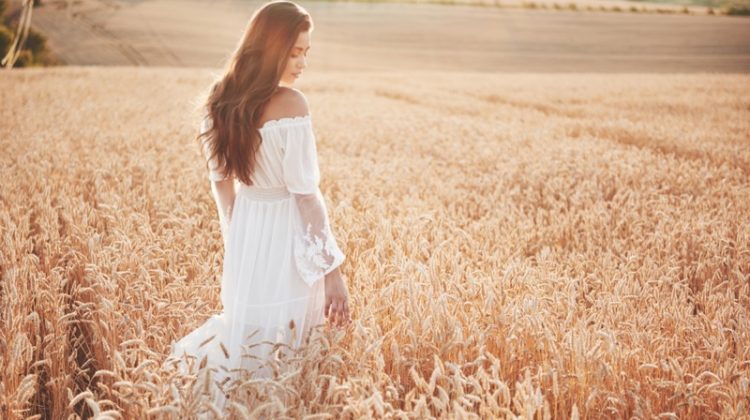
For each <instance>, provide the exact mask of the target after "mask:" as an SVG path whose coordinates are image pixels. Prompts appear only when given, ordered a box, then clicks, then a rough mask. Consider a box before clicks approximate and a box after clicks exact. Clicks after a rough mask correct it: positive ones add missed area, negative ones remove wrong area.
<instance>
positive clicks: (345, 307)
mask: <svg viewBox="0 0 750 420" xmlns="http://www.w3.org/2000/svg"><path fill="white" fill-rule="evenodd" d="M325 288H326V303H325V306H324V308H323V313H324V314H325V316H326V317H327V318H328V320H329V321H330V322H331V324H333V325H335V326H337V327H342V326H344V325H346V324H349V323H350V322H351V320H352V319H351V316H350V314H349V292H348V290H347V287H346V284H345V283H344V279H343V278H342V277H341V271H339V269H338V267H336V269H334V270H333V271H331V272H330V273H328V274H326V276H325Z"/></svg>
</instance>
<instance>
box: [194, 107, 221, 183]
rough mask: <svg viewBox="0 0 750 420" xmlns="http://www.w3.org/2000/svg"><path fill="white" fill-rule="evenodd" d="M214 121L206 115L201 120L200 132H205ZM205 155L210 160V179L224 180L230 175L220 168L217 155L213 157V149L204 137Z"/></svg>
mask: <svg viewBox="0 0 750 420" xmlns="http://www.w3.org/2000/svg"><path fill="white" fill-rule="evenodd" d="M211 125H212V122H211V117H209V116H205V117H204V118H203V120H202V121H201V125H200V132H201V134H203V133H205V132H206V131H208V130H209V129H210V128H211ZM203 155H204V157H205V158H206V160H207V161H208V179H210V180H211V181H223V180H225V179H227V178H228V177H227V176H225V175H224V172H223V171H221V169H220V168H219V165H218V162H217V159H216V157H215V156H214V157H213V158H211V150H210V148H209V144H208V139H206V138H205V137H204V138H203Z"/></svg>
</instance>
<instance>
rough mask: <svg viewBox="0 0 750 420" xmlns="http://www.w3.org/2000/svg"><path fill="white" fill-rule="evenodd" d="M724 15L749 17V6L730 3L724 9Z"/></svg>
mask: <svg viewBox="0 0 750 420" xmlns="http://www.w3.org/2000/svg"><path fill="white" fill-rule="evenodd" d="M726 14H728V15H732V16H750V4H742V3H732V4H730V5H729V6H727V7H726Z"/></svg>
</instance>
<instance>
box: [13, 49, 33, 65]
mask: <svg viewBox="0 0 750 420" xmlns="http://www.w3.org/2000/svg"><path fill="white" fill-rule="evenodd" d="M32 65H34V56H33V55H32V54H31V51H29V50H21V52H20V53H19V54H18V58H16V62H15V63H13V67H14V68H16V67H31V66H32Z"/></svg>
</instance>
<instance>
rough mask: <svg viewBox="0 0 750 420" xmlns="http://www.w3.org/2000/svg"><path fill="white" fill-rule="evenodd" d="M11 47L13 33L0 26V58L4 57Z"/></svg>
mask: <svg viewBox="0 0 750 420" xmlns="http://www.w3.org/2000/svg"><path fill="white" fill-rule="evenodd" d="M11 45H13V32H11V31H10V29H8V28H6V27H5V26H3V25H0V58H2V57H5V54H7V53H8V50H9V49H10V46H11Z"/></svg>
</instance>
